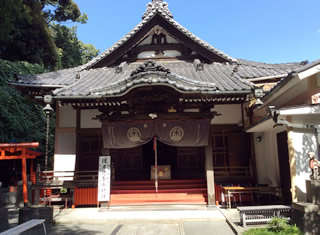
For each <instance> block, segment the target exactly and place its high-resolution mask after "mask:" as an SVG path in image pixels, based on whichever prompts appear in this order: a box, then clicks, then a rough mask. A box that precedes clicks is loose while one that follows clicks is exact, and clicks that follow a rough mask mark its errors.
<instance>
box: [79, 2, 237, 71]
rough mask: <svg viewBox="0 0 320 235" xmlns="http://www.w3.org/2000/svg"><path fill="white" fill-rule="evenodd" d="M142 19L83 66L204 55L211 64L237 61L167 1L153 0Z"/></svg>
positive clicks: (112, 64)
mask: <svg viewBox="0 0 320 235" xmlns="http://www.w3.org/2000/svg"><path fill="white" fill-rule="evenodd" d="M142 18H143V20H142V22H141V23H140V24H138V25H137V26H136V27H135V28H134V29H133V30H132V31H130V32H129V33H128V34H127V35H126V36H124V37H123V38H122V39H120V40H119V41H118V42H117V43H116V44H114V46H112V47H111V48H110V49H108V50H107V51H105V52H103V53H102V54H101V55H99V56H98V57H96V58H95V59H93V60H92V61H90V62H89V63H87V64H86V65H84V66H83V67H82V69H83V70H84V69H90V68H102V67H106V66H107V67H110V66H114V65H118V64H120V63H121V62H123V61H127V62H133V61H135V60H139V59H150V58H152V59H155V58H161V59H163V58H168V57H169V58H172V57H176V58H178V59H179V60H185V61H186V60H189V61H193V60H194V59H195V58H200V59H201V60H204V61H207V62H208V63H212V62H220V63H225V62H230V63H233V62H236V61H237V60H236V59H234V58H232V57H230V56H228V55H226V54H225V53H223V52H221V51H219V50H218V49H216V48H214V47H212V46H211V45H209V44H208V43H206V42H204V41H203V40H201V39H200V38H198V37H196V36H195V35H193V34H192V33H191V32H189V31H188V30H187V29H186V28H184V27H182V26H181V25H180V24H179V23H177V22H176V21H175V20H174V19H173V17H172V14H171V13H170V11H169V10H168V5H167V3H165V2H163V1H161V0H154V1H152V3H150V4H149V5H148V9H147V11H146V13H145V14H144V16H143V17H142ZM189 57H190V58H189Z"/></svg>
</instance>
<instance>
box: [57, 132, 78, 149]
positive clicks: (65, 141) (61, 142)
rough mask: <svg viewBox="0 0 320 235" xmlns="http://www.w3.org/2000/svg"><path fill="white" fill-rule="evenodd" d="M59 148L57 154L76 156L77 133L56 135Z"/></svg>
mask: <svg viewBox="0 0 320 235" xmlns="http://www.w3.org/2000/svg"><path fill="white" fill-rule="evenodd" d="M56 135H58V136H57V138H56V139H57V143H56V145H57V147H56V151H55V153H56V154H75V153H76V133H59V132H58V133H56Z"/></svg>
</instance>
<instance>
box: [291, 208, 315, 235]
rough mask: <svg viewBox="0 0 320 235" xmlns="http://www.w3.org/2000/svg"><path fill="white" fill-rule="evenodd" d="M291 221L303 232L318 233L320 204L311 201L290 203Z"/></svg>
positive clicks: (307, 233) (306, 234) (308, 234)
mask: <svg viewBox="0 0 320 235" xmlns="http://www.w3.org/2000/svg"><path fill="white" fill-rule="evenodd" d="M292 209H293V210H292V218H291V222H292V223H293V224H296V225H297V226H298V227H299V228H300V229H301V231H302V232H303V234H305V235H313V234H320V206H319V205H315V204H312V203H305V202H298V203H296V202H294V203H292Z"/></svg>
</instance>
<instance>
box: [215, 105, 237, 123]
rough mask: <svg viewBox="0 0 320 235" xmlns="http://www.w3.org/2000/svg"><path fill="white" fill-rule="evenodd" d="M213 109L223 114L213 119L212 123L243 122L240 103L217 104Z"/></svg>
mask: <svg viewBox="0 0 320 235" xmlns="http://www.w3.org/2000/svg"><path fill="white" fill-rule="evenodd" d="M211 110H212V111H216V112H217V113H220V114H222V115H221V116H216V117H214V118H213V119H212V120H211V124H242V112H241V105H240V104H228V105H215V106H214V108H213V109H211Z"/></svg>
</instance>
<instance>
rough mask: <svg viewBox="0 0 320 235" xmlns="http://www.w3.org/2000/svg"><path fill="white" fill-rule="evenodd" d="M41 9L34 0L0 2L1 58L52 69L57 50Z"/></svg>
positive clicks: (5, 0)
mask: <svg viewBox="0 0 320 235" xmlns="http://www.w3.org/2000/svg"><path fill="white" fill-rule="evenodd" d="M41 10H42V5H41V4H40V3H39V2H38V1H35V0H2V1H1V4H0V35H1V37H0V45H1V47H0V57H1V58H5V59H7V60H11V61H17V60H20V61H28V62H30V63H43V64H45V65H46V66H47V67H49V68H54V66H55V63H56V61H57V50H56V47H55V43H54V41H53V38H52V37H51V31H50V29H49V27H48V25H47V22H46V21H45V19H44V17H43V16H42V11H41Z"/></svg>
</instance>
